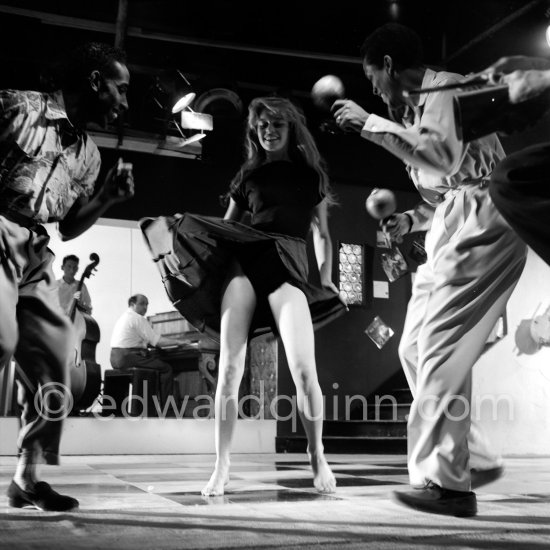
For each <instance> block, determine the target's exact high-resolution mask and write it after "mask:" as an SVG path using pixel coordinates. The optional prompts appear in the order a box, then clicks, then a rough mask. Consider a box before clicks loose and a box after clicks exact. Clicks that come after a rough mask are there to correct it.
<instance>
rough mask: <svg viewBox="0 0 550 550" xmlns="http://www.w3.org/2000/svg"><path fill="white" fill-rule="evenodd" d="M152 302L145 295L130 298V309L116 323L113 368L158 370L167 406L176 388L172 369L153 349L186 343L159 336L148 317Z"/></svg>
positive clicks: (112, 351)
mask: <svg viewBox="0 0 550 550" xmlns="http://www.w3.org/2000/svg"><path fill="white" fill-rule="evenodd" d="M148 305H149V301H148V300H147V296H144V295H143V294H134V295H133V296H130V298H129V299H128V309H127V310H126V311H125V312H124V313H123V314H122V315H121V316H120V318H119V319H118V321H117V322H116V324H115V326H114V329H113V334H112V336H111V365H112V366H113V368H114V369H120V370H128V369H131V368H133V367H140V368H145V369H152V370H156V371H158V373H159V379H160V388H159V389H160V401H161V404H162V405H164V403H166V400H167V399H168V396H170V395H172V392H173V389H174V377H173V372H172V367H171V366H170V365H169V364H168V363H166V362H165V361H163V360H162V359H160V357H158V356H157V355H156V354H155V353H154V352H152V350H151V349H150V348H154V347H165V346H176V345H182V344H184V343H185V342H184V340H183V339H181V338H177V337H170V336H161V335H160V334H157V333H156V332H155V331H154V330H153V327H152V326H151V324H150V323H149V321H148V320H147V319H146V318H145V314H146V313H147V307H148Z"/></svg>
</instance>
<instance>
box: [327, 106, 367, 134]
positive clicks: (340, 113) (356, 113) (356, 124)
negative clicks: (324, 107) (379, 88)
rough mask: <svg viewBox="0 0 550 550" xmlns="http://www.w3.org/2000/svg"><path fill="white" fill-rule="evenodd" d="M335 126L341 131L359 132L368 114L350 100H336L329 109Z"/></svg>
mask: <svg viewBox="0 0 550 550" xmlns="http://www.w3.org/2000/svg"><path fill="white" fill-rule="evenodd" d="M331 111H332V114H333V115H334V119H335V121H336V124H337V125H338V126H339V127H340V128H341V129H342V130H348V131H354V132H361V130H362V129H363V126H365V122H367V118H368V117H369V113H367V111H365V110H364V109H363V108H362V107H360V106H359V105H357V103H355V102H354V101H351V100H350V99H337V100H336V101H335V102H334V103H333V105H332V108H331Z"/></svg>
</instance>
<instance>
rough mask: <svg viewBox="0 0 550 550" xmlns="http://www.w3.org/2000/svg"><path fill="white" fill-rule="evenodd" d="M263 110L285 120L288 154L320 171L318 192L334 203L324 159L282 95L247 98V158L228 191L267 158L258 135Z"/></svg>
mask: <svg viewBox="0 0 550 550" xmlns="http://www.w3.org/2000/svg"><path fill="white" fill-rule="evenodd" d="M264 112H268V113H269V114H271V115H273V116H276V117H280V118H282V119H284V120H286V121H287V122H288V124H289V141H288V155H289V157H290V159H291V160H292V161H295V162H298V163H302V164H304V163H305V164H306V165H308V166H310V167H311V168H313V169H314V170H315V171H316V172H317V174H318V175H319V192H320V194H321V195H322V196H323V197H325V200H326V201H327V203H328V204H329V205H331V204H336V199H335V196H334V193H333V191H332V189H331V187H330V183H329V179H328V174H327V170H326V166H325V162H324V161H323V159H322V157H321V155H320V153H319V150H318V149H317V145H316V144H315V140H314V139H313V136H312V135H311V132H310V131H309V130H308V128H307V125H306V119H305V117H304V115H303V114H302V113H301V112H300V111H299V110H298V109H297V108H296V106H295V105H294V104H293V103H292V102H291V101H290V100H288V99H285V98H283V97H257V98H255V99H253V100H252V101H251V102H250V105H249V107H248V121H247V128H246V137H245V150H246V160H245V161H244V163H243V165H242V166H241V169H240V170H239V172H238V173H237V175H236V176H235V177H234V178H233V181H232V182H231V186H230V192H231V191H236V190H237V188H238V187H239V186H240V184H241V183H242V182H243V181H244V179H245V178H246V176H247V175H248V174H249V173H250V172H252V171H253V170H254V169H256V168H257V167H258V166H260V165H262V164H263V163H264V162H265V160H266V152H265V150H264V149H263V147H262V146H261V145H260V141H259V139H258V120H259V118H260V115H261V114H262V113H264Z"/></svg>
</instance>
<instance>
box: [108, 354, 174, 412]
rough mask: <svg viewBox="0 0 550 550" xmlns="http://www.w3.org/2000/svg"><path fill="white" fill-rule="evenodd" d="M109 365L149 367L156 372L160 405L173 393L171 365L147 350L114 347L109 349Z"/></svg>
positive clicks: (119, 367) (115, 366) (123, 368)
mask: <svg viewBox="0 0 550 550" xmlns="http://www.w3.org/2000/svg"><path fill="white" fill-rule="evenodd" d="M111 365H112V366H113V368H115V369H120V370H128V369H131V368H133V367H139V368H141V369H151V370H153V371H156V372H158V374H159V380H160V391H159V393H160V401H161V405H164V404H165V403H166V400H167V399H168V397H169V396H170V395H173V393H174V372H173V369H172V367H171V366H170V365H169V364H168V363H166V362H165V361H162V359H159V358H158V357H151V356H149V355H148V353H147V350H143V352H140V351H133V350H132V351H130V350H128V351H125V350H124V349H114V350H112V351H111Z"/></svg>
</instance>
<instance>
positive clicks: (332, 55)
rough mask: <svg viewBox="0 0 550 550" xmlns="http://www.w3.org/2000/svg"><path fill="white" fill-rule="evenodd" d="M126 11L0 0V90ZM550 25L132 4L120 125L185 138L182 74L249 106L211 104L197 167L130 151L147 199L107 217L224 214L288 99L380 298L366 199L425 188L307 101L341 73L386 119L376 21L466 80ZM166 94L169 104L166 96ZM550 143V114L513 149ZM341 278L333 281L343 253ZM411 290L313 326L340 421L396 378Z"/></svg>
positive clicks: (352, 9)
mask: <svg viewBox="0 0 550 550" xmlns="http://www.w3.org/2000/svg"><path fill="white" fill-rule="evenodd" d="M118 10H119V3H118V2H117V1H115V0H94V1H91V2H88V1H75V0H72V1H52V0H50V1H44V0H36V1H30V0H12V1H8V0H0V63H1V66H2V71H1V72H0V87H1V88H10V87H11V88H37V87H39V86H40V85H41V74H42V75H43V74H44V71H45V70H46V69H47V68H48V67H51V65H52V63H53V62H54V60H56V59H58V58H59V56H60V55H62V54H64V53H66V52H67V51H70V49H71V48H74V47H75V46H76V45H77V44H79V43H81V42H83V41H88V40H101V41H105V42H109V43H114V39H115V30H116V21H117V14H118ZM548 16H549V11H548V2H547V1H539V0H534V1H519V0H455V1H452V0H399V1H394V2H392V1H388V0H363V1H362V2H332V3H323V2H319V1H315V2H311V1H300V0H295V1H293V2H286V1H279V2H275V1H272V2H267V1H263V2H262V1H260V0H257V1H255V2H248V1H243V2H240V1H235V0H233V1H204V0H203V1H200V2H199V1H195V2H190V1H176V0H171V1H170V0H130V1H129V2H128V5H127V29H126V30H127V32H126V39H125V49H126V50H127V52H128V59H129V67H130V70H131V74H132V81H131V89H130V92H129V103H130V112H129V114H128V116H127V117H126V119H125V121H124V126H123V132H125V133H131V132H132V131H140V132H145V133H146V135H147V136H148V139H150V140H151V141H155V140H162V139H164V136H165V135H166V134H168V135H177V134H176V133H175V131H174V128H173V127H171V126H168V127H167V125H168V123H169V113H168V108H169V107H170V106H171V104H172V103H171V102H173V100H174V98H175V97H176V96H177V94H178V93H179V92H181V86H182V80H181V78H179V77H177V76H176V70H179V71H181V72H182V73H183V74H184V75H185V76H186V77H187V79H188V80H189V82H190V83H191V84H192V86H193V88H194V90H195V91H196V92H197V94H198V96H200V95H201V94H202V93H206V92H208V91H209V90H213V89H218V88H223V89H226V90H231V91H233V92H235V93H236V94H237V96H238V97H239V98H240V101H241V103H242V110H239V109H238V108H236V107H235V106H234V105H232V104H230V103H228V102H224V100H223V98H222V99H219V100H215V101H212V102H211V104H210V107H209V109H210V114H212V115H213V116H214V131H213V132H211V133H209V134H208V136H207V137H206V138H205V139H204V140H203V141H202V142H201V145H202V152H201V153H200V156H199V157H198V158H194V159H190V158H186V157H185V156H184V155H181V156H177V155H178V154H177V153H176V156H171V157H166V156H158V155H151V154H145V153H136V152H126V151H125V152H124V159H125V160H126V161H128V162H132V163H133V164H134V174H135V180H136V186H137V188H136V196H135V198H134V199H133V200H132V201H131V202H128V203H126V204H121V205H117V206H116V207H113V208H112V209H111V210H110V211H108V212H107V214H106V217H112V218H119V219H120V218H122V219H130V220H137V219H139V218H141V217H143V216H155V215H160V214H170V213H173V212H175V211H186V210H187V211H191V212H195V213H200V214H208V215H222V214H223V208H222V207H221V205H220V204H219V200H218V196H219V195H220V194H221V193H223V192H224V191H225V190H226V188H227V185H228V182H229V180H230V179H231V177H232V176H233V174H234V173H235V171H236V169H237V168H238V166H239V164H240V163H241V161H242V148H241V147H242V129H243V122H244V117H245V114H246V107H247V105H248V102H249V101H250V99H251V98H252V97H255V96H259V95H269V94H272V93H279V94H282V95H286V96H288V97H290V98H291V99H293V101H295V102H296V103H297V104H298V105H299V106H300V107H301V108H302V109H303V111H304V113H305V114H306V116H307V118H308V122H309V125H310V128H311V130H312V132H313V134H314V136H315V138H316V140H317V142H318V145H319V148H320V150H321V152H322V154H323V156H324V158H325V159H326V161H327V163H328V167H329V171H330V175H331V179H332V182H333V186H334V188H335V191H336V193H337V195H338V197H339V201H340V205H339V206H338V207H336V208H334V209H333V210H332V213H331V231H332V236H333V239H334V246H335V250H337V245H338V242H349V243H359V244H364V245H366V247H367V250H370V251H372V264H371V265H368V266H367V273H366V287H367V289H370V287H371V282H372V280H382V281H384V280H387V279H386V277H385V275H384V273H383V271H382V268H381V267H380V264H379V258H378V254H379V249H378V250H376V249H375V239H376V223H375V221H374V220H372V219H371V218H369V217H368V216H367V215H366V213H365V210H364V202H365V199H366V197H367V195H368V193H369V192H370V190H371V189H372V188H373V187H388V188H391V189H394V190H395V191H396V194H397V199H398V203H399V208H400V209H406V208H409V207H411V206H412V205H413V204H415V202H416V201H417V200H418V195H417V194H416V192H415V190H414V188H413V186H412V184H411V183H410V182H409V180H408V177H407V175H406V172H405V169H404V167H403V164H402V163H401V162H400V161H399V160H397V159H396V158H394V157H393V156H392V155H390V154H389V153H387V152H386V151H384V150H383V149H381V148H379V147H377V146H375V145H372V144H371V143H369V142H367V141H366V140H362V139H360V138H359V137H358V136H357V135H346V134H342V133H330V132H327V131H323V130H322V128H323V125H324V123H325V122H326V121H327V119H328V116H327V113H324V112H322V111H320V110H319V109H317V108H316V107H314V105H313V104H312V102H311V99H310V90H311V87H312V85H313V83H314V82H315V81H316V80H317V79H318V78H320V77H321V76H323V75H325V74H335V75H338V76H339V77H340V78H341V79H342V80H343V82H344V85H345V87H346V95H347V97H350V98H352V99H354V100H356V101H357V102H358V103H360V104H361V105H363V106H364V107H365V109H366V110H367V111H370V112H375V113H378V114H381V115H384V114H385V109H384V106H383V104H382V102H381V101H380V100H379V99H378V98H376V97H374V96H373V94H372V91H371V88H370V85H369V83H368V81H367V80H366V79H365V77H364V76H363V72H362V67H361V60H360V57H359V48H360V46H361V44H362V42H363V39H364V38H365V37H366V36H367V35H368V34H369V33H370V32H371V31H372V30H374V29H375V28H376V27H377V26H379V25H381V24H383V23H386V22H389V21H398V22H401V23H404V24H407V25H409V26H411V27H413V28H414V29H416V30H417V31H418V32H419V33H420V34H421V36H422V38H423V40H424V44H425V60H426V62H427V63H428V64H429V65H431V66H433V67H440V68H444V69H446V70H450V71H455V72H459V73H462V74H466V73H470V72H475V71H478V70H481V69H483V68H485V67H487V66H488V65H490V64H491V63H493V62H494V61H496V60H497V59H498V58H499V57H501V56H503V55H514V54H525V55H537V56H548V55H549V52H550V50H549V49H548V46H547V45H546V42H545V38H544V31H545V28H546V26H547V25H548V23H549V19H548ZM156 84H160V85H161V88H162V89H161V90H159V88H158V87H156ZM155 94H156V95H155ZM154 95H155V97H156V98H157V99H159V100H160V101H161V103H162V104H163V106H164V107H165V109H162V108H159V107H158V105H156V104H155V103H154V100H153V96H154ZM111 130H112V131H113V132H115V131H116V130H117V129H116V128H113V129H111ZM549 135H550V134H549V132H548V118H545V119H543V120H541V121H540V122H539V123H538V124H537V126H536V127H534V128H532V129H530V130H529V131H527V132H524V133H522V134H521V135H519V136H512V137H510V138H506V139H504V140H503V143H504V145H505V148H506V149H507V151H508V152H511V151H513V150H515V149H518V148H520V147H522V146H524V145H526V144H529V143H532V142H535V141H541V140H544V139H548V136H549ZM102 155H103V159H104V162H103V166H104V170H105V169H106V168H108V167H109V166H110V165H111V164H112V163H114V161H115V160H116V158H117V157H118V156H120V152H119V151H116V150H110V149H103V150H102ZM409 247H410V238H409V239H408V240H407V241H406V242H405V243H404V245H403V246H402V250H403V252H404V253H405V255H406V254H407V252H408V249H409ZM335 256H337V255H335ZM312 265H313V267H314V264H312ZM414 267H415V264H414V262H411V268H412V269H414ZM334 273H335V278H336V275H337V260H335V271H334ZM369 293H370V290H369ZM409 296H410V277H409V276H406V277H404V278H402V279H400V280H399V281H396V282H394V283H390V299H389V300H383V299H373V298H372V297H371V298H370V299H369V300H367V302H366V304H365V305H364V306H361V307H354V308H351V311H350V312H349V314H347V315H346V316H345V317H342V318H340V319H338V320H337V321H335V322H334V323H332V324H331V325H329V326H327V327H325V328H323V329H322V330H321V331H319V332H318V333H317V337H316V338H317V340H316V341H317V352H318V353H317V356H318V369H319V376H320V381H321V385H322V387H323V389H324V391H325V392H326V394H327V397H328V399H327V405H328V407H327V414H328V415H332V408H331V402H332V399H331V397H332V396H333V395H335V394H337V395H339V396H342V402H343V396H345V395H353V394H362V395H366V396H369V395H371V394H373V393H375V392H377V391H378V390H380V388H381V387H382V388H383V387H384V384H385V383H386V382H387V381H388V380H390V379H392V377H394V376H395V375H396V373H399V372H400V366H399V360H398V357H397V345H398V342H399V337H400V334H401V329H402V324H403V320H404V314H405V309H406V303H407V300H408V298H409ZM375 315H379V316H381V317H382V318H383V319H384V320H385V321H386V322H387V323H388V324H389V325H390V326H391V327H392V328H393V330H394V331H395V335H394V337H393V338H392V339H391V340H390V342H389V343H388V345H387V346H386V347H384V349H383V350H378V349H377V348H376V347H375V346H374V344H373V343H372V342H371V341H370V340H369V339H368V338H367V336H366V335H365V334H364V330H365V328H366V326H367V325H368V324H369V323H370V322H371V321H372V319H373V318H374V316H375ZM334 383H337V384H338V385H339V388H338V389H337V390H333V389H332V387H333V386H332V385H333V384H334ZM279 393H293V388H292V385H291V382H290V379H289V377H288V373H287V372H286V370H285V369H280V372H279Z"/></svg>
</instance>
